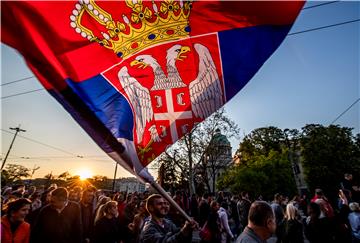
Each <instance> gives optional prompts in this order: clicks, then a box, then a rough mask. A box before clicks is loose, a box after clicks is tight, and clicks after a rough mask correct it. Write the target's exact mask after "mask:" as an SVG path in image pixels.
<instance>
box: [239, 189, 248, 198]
mask: <svg viewBox="0 0 360 243" xmlns="http://www.w3.org/2000/svg"><path fill="white" fill-rule="evenodd" d="M241 198H246V199H249V193H248V192H247V191H242V192H241Z"/></svg>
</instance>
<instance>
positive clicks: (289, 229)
mask: <svg viewBox="0 0 360 243" xmlns="http://www.w3.org/2000/svg"><path fill="white" fill-rule="evenodd" d="M297 215H298V209H297V208H296V207H295V206H294V204H293V203H288V204H287V205H286V211H285V220H284V221H283V223H282V227H281V228H282V232H281V237H280V239H279V242H281V243H304V236H303V225H302V223H301V222H300V221H299V220H298V219H297Z"/></svg>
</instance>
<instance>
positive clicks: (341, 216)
mask: <svg viewBox="0 0 360 243" xmlns="http://www.w3.org/2000/svg"><path fill="white" fill-rule="evenodd" d="M349 213H350V208H349V206H348V205H343V206H342V207H341V208H340V211H339V213H338V214H336V215H335V217H334V219H332V223H333V224H334V226H335V230H334V236H335V242H339V243H340V242H341V243H351V226H350V223H349V219H348V216H349Z"/></svg>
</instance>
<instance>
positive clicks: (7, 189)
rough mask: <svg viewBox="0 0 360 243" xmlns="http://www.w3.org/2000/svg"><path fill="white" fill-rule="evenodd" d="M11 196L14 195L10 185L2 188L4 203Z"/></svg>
mask: <svg viewBox="0 0 360 243" xmlns="http://www.w3.org/2000/svg"><path fill="white" fill-rule="evenodd" d="M11 197H12V188H11V187H10V186H9V187H4V188H3V189H2V194H1V200H2V203H3V204H6V203H7V202H8V201H9V199H10V198H11Z"/></svg>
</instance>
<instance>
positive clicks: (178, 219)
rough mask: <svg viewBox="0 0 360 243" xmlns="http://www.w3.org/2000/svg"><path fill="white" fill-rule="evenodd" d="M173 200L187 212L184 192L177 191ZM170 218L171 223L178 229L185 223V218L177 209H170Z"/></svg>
mask: <svg viewBox="0 0 360 243" xmlns="http://www.w3.org/2000/svg"><path fill="white" fill-rule="evenodd" d="M173 199H174V201H175V202H176V203H177V204H178V205H179V206H180V207H181V208H182V210H184V211H185V212H186V210H185V205H184V198H183V193H182V191H180V190H178V191H176V192H175V196H174V197H173ZM169 216H170V218H171V221H172V222H173V223H174V224H175V225H176V226H178V227H180V226H181V225H183V224H184V222H185V221H184V218H183V217H182V216H181V214H180V212H179V211H178V210H177V209H176V208H175V207H170V212H169Z"/></svg>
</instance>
